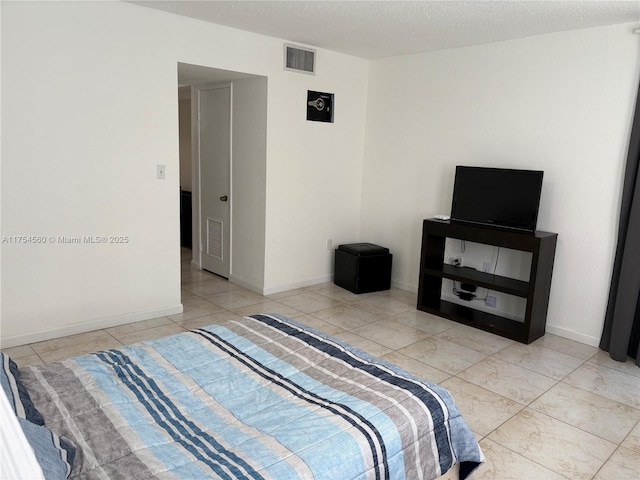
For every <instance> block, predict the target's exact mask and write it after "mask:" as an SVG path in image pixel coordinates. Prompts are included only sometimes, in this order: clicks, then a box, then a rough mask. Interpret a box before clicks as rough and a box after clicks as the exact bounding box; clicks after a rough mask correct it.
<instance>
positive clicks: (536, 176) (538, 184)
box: [451, 165, 544, 232]
mask: <svg viewBox="0 0 640 480" xmlns="http://www.w3.org/2000/svg"><path fill="white" fill-rule="evenodd" d="M543 173H544V172H542V171H539V170H514V169H507V168H486V167H467V166H462V165H458V166H457V167H456V178H455V183H454V186H453V202H452V205H451V220H452V221H454V222H465V223H474V224H480V225H489V226H493V227H500V228H507V229H514V230H522V231H527V232H533V231H535V229H536V223H537V221H538V209H539V207H540V192H541V190H542V176H543Z"/></svg>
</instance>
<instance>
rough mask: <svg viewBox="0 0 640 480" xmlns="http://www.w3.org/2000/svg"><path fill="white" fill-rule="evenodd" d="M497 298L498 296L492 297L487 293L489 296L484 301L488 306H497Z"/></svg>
mask: <svg viewBox="0 0 640 480" xmlns="http://www.w3.org/2000/svg"><path fill="white" fill-rule="evenodd" d="M496 303H497V299H496V297H491V296H488V295H487V298H486V299H485V301H484V304H485V305H486V306H487V307H491V308H496Z"/></svg>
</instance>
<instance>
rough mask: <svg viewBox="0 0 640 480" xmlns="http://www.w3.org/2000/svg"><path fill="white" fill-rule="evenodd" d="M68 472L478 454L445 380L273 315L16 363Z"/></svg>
mask: <svg viewBox="0 0 640 480" xmlns="http://www.w3.org/2000/svg"><path fill="white" fill-rule="evenodd" d="M20 378H21V379H22V380H23V382H24V384H25V385H26V386H27V388H28V390H29V393H30V394H31V397H32V399H33V401H34V403H35V405H36V407H37V408H38V409H39V410H40V411H41V413H42V414H43V416H44V418H45V420H46V426H47V427H49V428H50V429H52V430H53V431H54V432H56V433H58V434H59V435H64V436H65V437H67V438H69V439H71V440H72V441H73V442H74V443H75V444H76V445H77V446H78V451H77V453H76V461H75V465H74V468H73V471H72V475H71V476H72V478H104V479H115V478H127V479H136V480H142V479H146V478H162V479H165V478H166V479H169V478H186V479H197V478H221V479H256V480H257V479H273V480H289V479H327V480H352V479H354V480H355V479H363V480H364V479H375V480H378V479H380V480H382V479H407V480H417V479H432V478H436V477H438V476H439V475H442V474H443V473H445V472H446V471H447V470H448V469H449V468H451V466H452V465H454V464H455V463H460V477H461V478H464V477H466V476H467V475H468V473H469V472H471V471H472V470H473V469H474V468H475V467H476V466H477V465H478V464H479V463H481V462H482V461H483V457H482V452H481V451H480V448H479V446H478V444H477V442H476V441H475V439H474V437H473V434H472V433H471V431H470V430H469V428H468V427H467V425H466V424H465V422H464V420H463V419H462V417H461V416H460V413H459V412H458V410H457V408H456V406H455V405H454V403H453V400H452V398H451V396H450V394H449V393H448V392H447V391H446V390H445V389H443V388H441V387H438V386H437V385H435V384H432V383H429V382H425V381H423V380H419V379H417V378H415V377H413V376H412V375H410V374H408V373H407V372H404V371H402V370H401V369H399V368H398V367H395V366H393V365H391V364H389V363H385V362H383V361H381V360H379V359H375V358H373V357H371V356H369V355H367V354H366V353H364V352H362V351H359V350H357V349H355V348H353V347H350V346H348V345H346V344H344V343H342V342H340V341H337V340H335V339H332V338H331V337H327V336H325V335H323V334H321V333H320V332H318V331H316V330H314V329H311V328H308V327H305V326H303V325H301V324H299V323H296V322H293V321H291V320H288V319H286V318H285V317H282V316H279V315H254V316H252V317H246V318H244V319H242V320H239V321H233V322H229V323H227V324H225V325H212V326H210V327H207V328H202V329H198V330H194V331H191V332H187V333H181V334H178V335H173V336H170V337H165V338H162V339H159V340H153V341H146V342H143V343H140V344H136V345H133V346H129V347H123V348H120V349H118V350H109V351H102V352H98V353H94V354H90V355H84V356H80V357H75V358H71V359H68V360H65V361H63V362H61V363H56V364H51V365H44V366H38V367H31V368H27V369H22V370H21V371H20Z"/></svg>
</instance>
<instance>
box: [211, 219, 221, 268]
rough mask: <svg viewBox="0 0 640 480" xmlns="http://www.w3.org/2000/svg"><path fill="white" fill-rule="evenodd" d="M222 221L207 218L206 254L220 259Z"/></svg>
mask: <svg viewBox="0 0 640 480" xmlns="http://www.w3.org/2000/svg"><path fill="white" fill-rule="evenodd" d="M222 252H223V249H222V222H221V221H220V220H215V219H213V218H207V255H211V256H212V257H215V258H217V259H218V260H222Z"/></svg>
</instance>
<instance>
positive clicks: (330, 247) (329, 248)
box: [327, 238, 333, 250]
mask: <svg viewBox="0 0 640 480" xmlns="http://www.w3.org/2000/svg"><path fill="white" fill-rule="evenodd" d="M327 250H333V240H332V239H330V238H328V239H327Z"/></svg>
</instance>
